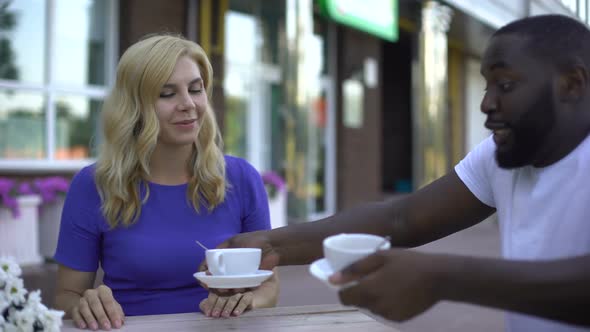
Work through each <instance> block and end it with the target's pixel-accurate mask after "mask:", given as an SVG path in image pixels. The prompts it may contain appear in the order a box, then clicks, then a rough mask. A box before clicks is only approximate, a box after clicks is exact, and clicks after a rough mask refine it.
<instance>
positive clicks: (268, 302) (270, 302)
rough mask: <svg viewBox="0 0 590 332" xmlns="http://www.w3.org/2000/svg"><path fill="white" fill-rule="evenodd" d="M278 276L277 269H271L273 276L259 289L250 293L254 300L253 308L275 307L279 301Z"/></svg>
mask: <svg viewBox="0 0 590 332" xmlns="http://www.w3.org/2000/svg"><path fill="white" fill-rule="evenodd" d="M279 288H280V287H279V275H278V269H277V268H274V269H273V275H272V277H270V278H269V279H268V280H267V281H265V282H263V283H262V285H260V287H258V288H256V289H255V290H253V291H252V293H253V295H254V299H253V301H252V307H253V308H271V307H274V306H276V305H277V302H278V300H279Z"/></svg>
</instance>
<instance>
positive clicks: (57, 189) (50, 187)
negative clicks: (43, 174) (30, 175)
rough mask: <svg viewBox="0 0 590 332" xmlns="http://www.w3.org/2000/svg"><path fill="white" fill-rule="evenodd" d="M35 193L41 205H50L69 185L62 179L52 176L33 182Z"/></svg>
mask: <svg viewBox="0 0 590 332" xmlns="http://www.w3.org/2000/svg"><path fill="white" fill-rule="evenodd" d="M33 184H34V186H35V189H36V192H38V193H39V195H40V196H41V201H42V203H41V204H50V203H53V202H54V201H55V200H56V199H57V195H58V194H59V193H62V194H65V193H66V192H67V191H68V188H69V186H70V183H69V182H68V180H66V179H65V178H63V177H60V176H53V177H47V178H42V179H36V180H35V181H33Z"/></svg>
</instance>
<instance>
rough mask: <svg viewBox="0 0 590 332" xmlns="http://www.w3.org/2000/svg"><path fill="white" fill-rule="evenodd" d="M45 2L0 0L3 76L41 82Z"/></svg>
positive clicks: (0, 41) (0, 65)
mask: <svg viewBox="0 0 590 332" xmlns="http://www.w3.org/2000/svg"><path fill="white" fill-rule="evenodd" d="M44 30H45V1H43V0H18V1H10V0H9V1H0V79H5V80H15V81H22V82H27V83H42V82H43V79H44V77H43V73H44V72H45V66H44V56H43V54H44V49H45V38H44V37H45V34H44Z"/></svg>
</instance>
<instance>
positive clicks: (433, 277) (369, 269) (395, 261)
mask: <svg viewBox="0 0 590 332" xmlns="http://www.w3.org/2000/svg"><path fill="white" fill-rule="evenodd" d="M441 256H442V255H441ZM443 257H444V256H442V257H441V258H440V259H443ZM436 266H440V261H439V257H438V255H437V256H434V255H429V254H422V253H418V252H415V251H409V250H400V249H392V250H384V251H379V252H377V253H375V254H373V255H371V256H369V257H367V258H365V259H362V260H360V261H358V262H356V263H354V264H352V265H350V266H348V267H347V268H345V269H343V270H342V271H341V272H337V273H335V274H334V275H332V276H331V277H330V282H332V283H334V284H337V285H343V284H346V283H349V282H351V281H357V282H358V284H356V285H354V286H351V287H349V288H345V289H342V290H341V291H340V293H339V296H340V301H341V302H342V304H344V305H353V306H357V307H361V308H366V309H369V310H370V311H371V312H373V313H375V314H377V315H380V316H383V317H385V318H387V319H389V320H394V321H404V320H407V319H410V318H412V317H414V316H416V315H419V314H421V313H423V312H424V311H426V310H427V309H428V308H430V307H431V306H433V305H434V304H435V303H436V302H438V301H439V300H440V298H439V295H438V294H437V291H436V289H437V288H436V286H437V280H438V275H439V274H438V273H437V270H436Z"/></svg>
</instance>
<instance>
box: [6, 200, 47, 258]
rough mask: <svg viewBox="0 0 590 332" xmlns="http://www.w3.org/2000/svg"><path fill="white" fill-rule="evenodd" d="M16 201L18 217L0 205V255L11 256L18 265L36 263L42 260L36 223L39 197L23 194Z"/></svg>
mask: <svg viewBox="0 0 590 332" xmlns="http://www.w3.org/2000/svg"><path fill="white" fill-rule="evenodd" d="M17 201H18V206H19V211H20V215H19V216H18V217H14V216H13V213H12V211H11V210H10V209H7V208H5V207H0V256H12V257H14V259H15V260H16V262H17V263H18V264H19V265H30V264H38V263H40V262H41V261H42V258H41V255H40V254H39V229H38V223H37V222H38V214H39V212H38V207H39V204H40V203H41V198H40V197H39V196H37V195H24V196H20V197H18V198H17Z"/></svg>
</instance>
